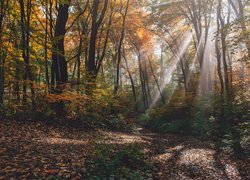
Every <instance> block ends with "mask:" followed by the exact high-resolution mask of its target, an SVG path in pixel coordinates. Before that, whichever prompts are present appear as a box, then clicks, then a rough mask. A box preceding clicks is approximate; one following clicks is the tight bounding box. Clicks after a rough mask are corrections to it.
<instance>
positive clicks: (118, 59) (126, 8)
mask: <svg viewBox="0 0 250 180" xmlns="http://www.w3.org/2000/svg"><path fill="white" fill-rule="evenodd" d="M128 8H129V0H127V4H126V7H125V13H124V14H122V13H121V14H122V31H121V36H120V40H119V44H118V48H117V66H116V82H115V87H114V94H117V92H118V90H119V81H120V80H119V77H120V64H121V58H122V55H121V49H122V43H123V39H124V36H125V25H126V17H127V14H128Z"/></svg>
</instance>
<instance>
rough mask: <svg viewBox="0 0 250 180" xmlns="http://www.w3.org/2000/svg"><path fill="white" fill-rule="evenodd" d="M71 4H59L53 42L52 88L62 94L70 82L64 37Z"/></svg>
mask: <svg viewBox="0 0 250 180" xmlns="http://www.w3.org/2000/svg"><path fill="white" fill-rule="evenodd" d="M69 6H70V4H66V3H65V4H63V3H60V4H59V8H58V16H57V20H56V26H55V32H54V37H53V40H52V48H53V52H52V67H51V86H52V90H53V91H54V92H56V93H61V92H62V91H63V89H64V87H65V84H66V82H67V81H68V72H67V61H66V58H65V52H64V36H65V34H66V23H67V20H68V16H69V12H68V10H69Z"/></svg>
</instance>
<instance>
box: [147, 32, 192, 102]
mask: <svg viewBox="0 0 250 180" xmlns="http://www.w3.org/2000/svg"><path fill="white" fill-rule="evenodd" d="M191 41H192V33H191V32H188V33H186V34H185V35H184V37H183V38H182V40H181V42H180V45H179V49H178V51H177V53H176V55H175V56H174V59H173V61H172V63H171V65H170V66H169V67H168V68H167V69H165V70H164V82H163V84H162V85H161V87H160V91H161V92H162V90H163V89H164V88H165V87H166V85H167V84H169V83H170V81H171V79H172V76H173V73H174V71H175V70H176V67H177V64H178V63H179V62H180V59H181V57H182V56H183V54H184V53H185V52H186V50H187V48H188V47H189V45H190V43H191ZM159 98H160V92H159V91H158V92H157V94H156V96H155V98H154V99H153V102H152V104H151V105H150V107H153V106H154V105H155V104H156V102H157V101H158V100H159Z"/></svg>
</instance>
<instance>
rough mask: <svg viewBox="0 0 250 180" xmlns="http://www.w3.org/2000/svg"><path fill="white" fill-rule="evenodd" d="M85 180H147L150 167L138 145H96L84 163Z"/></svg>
mask: <svg viewBox="0 0 250 180" xmlns="http://www.w3.org/2000/svg"><path fill="white" fill-rule="evenodd" d="M85 167H86V170H85V176H86V177H85V178H86V179H147V178H149V177H150V175H151V167H150V165H149V163H147V162H146V160H145V156H144V154H143V153H142V152H141V150H140V147H139V145H137V144H129V145H123V146H118V145H110V144H97V145H95V146H94V150H93V152H92V153H91V154H90V155H89V156H88V157H87V158H86V161H85Z"/></svg>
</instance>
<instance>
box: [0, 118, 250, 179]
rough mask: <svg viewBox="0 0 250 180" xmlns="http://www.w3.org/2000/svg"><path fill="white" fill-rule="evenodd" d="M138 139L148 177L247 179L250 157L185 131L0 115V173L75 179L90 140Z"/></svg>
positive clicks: (1, 176) (120, 141)
mask: <svg viewBox="0 0 250 180" xmlns="http://www.w3.org/2000/svg"><path fill="white" fill-rule="evenodd" d="M99 142H104V143H110V144H111V143H112V144H128V143H138V144H140V145H141V147H142V149H143V150H144V152H145V154H146V155H147V157H148V158H149V160H150V161H151V162H152V164H153V179H233V180H236V179H250V174H249V172H250V162H249V161H248V160H244V161H243V160H237V159H236V158H234V157H233V155H232V154H231V153H230V151H227V150H226V149H218V148H216V146H215V145H214V144H213V143H212V142H210V141H202V140H199V139H196V138H194V137H190V136H180V135H172V134H164V135H163V134H158V133H152V132H151V131H149V130H147V129H144V128H141V127H136V128H135V129H134V131H133V132H131V133H123V132H110V131H102V130H96V131H86V130H84V129H81V128H74V127H66V126H62V125H60V124H48V123H45V122H34V121H33V122H30V121H26V122H25V121H15V120H0V179H11V178H13V179H39V178H42V179H43V178H44V179H51V177H63V178H68V179H80V178H81V177H82V173H83V170H84V159H85V158H86V155H87V154H88V153H89V152H90V150H91V146H92V145H91V144H93V143H99Z"/></svg>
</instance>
